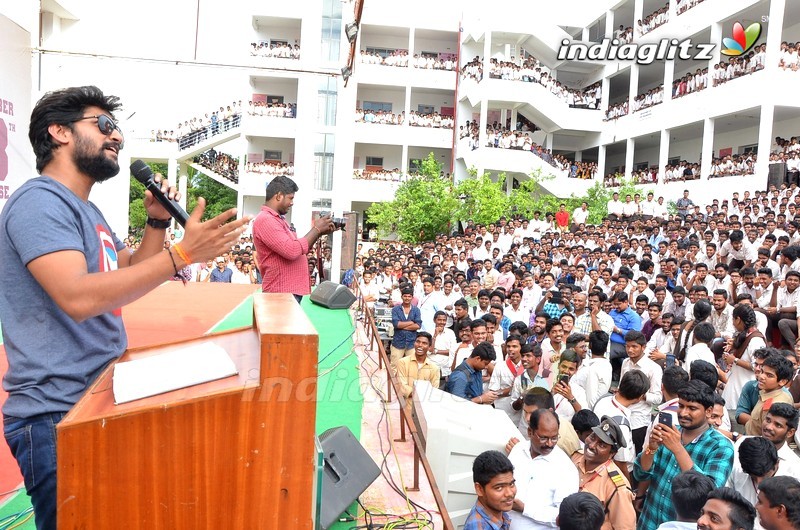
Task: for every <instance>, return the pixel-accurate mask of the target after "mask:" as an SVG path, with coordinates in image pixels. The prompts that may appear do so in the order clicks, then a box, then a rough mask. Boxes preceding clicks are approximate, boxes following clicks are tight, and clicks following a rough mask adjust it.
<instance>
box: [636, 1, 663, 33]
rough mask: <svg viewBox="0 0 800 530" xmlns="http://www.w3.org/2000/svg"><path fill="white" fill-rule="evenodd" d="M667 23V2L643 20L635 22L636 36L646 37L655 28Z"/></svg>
mask: <svg viewBox="0 0 800 530" xmlns="http://www.w3.org/2000/svg"><path fill="white" fill-rule="evenodd" d="M667 22H669V2H667V4H666V5H665V6H664V7H662V8H660V9H657V10H655V11H653V12H652V13H650V14H649V15H647V16H646V17H644V19H641V20H637V21H636V36H637V37H642V36H644V35H647V34H648V33H650V32H651V31H653V30H654V29H656V28H657V27H659V26H662V25H664V24H666V23H667Z"/></svg>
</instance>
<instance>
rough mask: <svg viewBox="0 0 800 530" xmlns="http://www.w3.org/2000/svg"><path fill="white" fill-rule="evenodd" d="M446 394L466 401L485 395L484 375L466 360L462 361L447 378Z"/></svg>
mask: <svg viewBox="0 0 800 530" xmlns="http://www.w3.org/2000/svg"><path fill="white" fill-rule="evenodd" d="M444 389H445V392H450V393H451V394H453V395H454V396H458V397H462V398H464V399H472V398H475V397H478V396H480V395H482V394H483V374H482V373H481V372H479V371H477V370H475V369H473V368H472V367H471V366H470V365H469V363H468V362H467V360H466V359H464V360H463V361H461V364H459V365H458V366H457V367H456V369H455V370H453V372H452V373H451V374H450V377H448V378H447V384H446V385H445V388H444Z"/></svg>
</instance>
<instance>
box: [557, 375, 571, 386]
mask: <svg viewBox="0 0 800 530" xmlns="http://www.w3.org/2000/svg"><path fill="white" fill-rule="evenodd" d="M558 381H559V382H560V383H561V384H562V385H565V386H566V385H568V384H569V376H568V375H567V374H561V377H559V378H558Z"/></svg>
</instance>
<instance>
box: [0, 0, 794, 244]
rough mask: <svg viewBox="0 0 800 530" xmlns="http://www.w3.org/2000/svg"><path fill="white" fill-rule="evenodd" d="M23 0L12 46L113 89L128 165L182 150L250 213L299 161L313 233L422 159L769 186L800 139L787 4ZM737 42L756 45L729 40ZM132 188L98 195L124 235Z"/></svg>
mask: <svg viewBox="0 0 800 530" xmlns="http://www.w3.org/2000/svg"><path fill="white" fill-rule="evenodd" d="M23 4H25V3H21V4H20V5H13V6H12V5H9V6H4V7H3V13H4V14H5V15H6V16H7V17H8V20H10V21H11V22H10V23H11V24H17V25H18V26H20V27H21V28H22V29H23V30H27V32H28V37H27V38H28V39H29V42H28V43H27V49H26V46H24V45H23V44H20V41H19V39H18V40H17V41H15V46H12V47H9V48H10V49H13V50H15V51H14V52H10V53H13V54H14V57H15V58H16V59H19V58H20V57H21V56H22V57H23V58H24V57H26V55H25V54H28V55H29V56H30V62H29V65H28V68H29V74H30V75H29V78H30V79H31V82H30V85H29V86H30V87H31V92H33V97H32V98H31V100H32V101H35V100H36V99H37V98H38V96H39V95H40V94H41V92H43V91H45V90H48V89H52V88H57V87H61V86H65V85H70V84H87V83H93V84H97V85H98V86H100V87H101V88H103V89H104V90H105V91H106V92H109V93H114V94H118V95H120V96H121V97H122V99H123V102H124V103H125V104H126V109H125V112H124V113H122V114H123V115H121V116H120V118H121V119H122V121H123V127H124V129H125V130H126V133H127V135H126V149H125V154H126V155H127V156H128V157H130V158H131V159H136V158H142V159H144V160H152V161H169V164H170V176H171V177H172V178H174V179H175V180H176V181H179V182H183V183H184V185H185V177H186V175H187V174H188V173H189V170H188V168H189V167H194V168H196V169H197V170H200V171H203V172H204V173H206V174H208V175H210V176H211V177H212V178H214V179H216V180H218V181H220V182H222V183H224V184H226V185H228V186H230V187H232V188H234V189H236V190H237V192H238V196H239V207H240V210H241V211H242V212H244V213H250V214H252V213H256V212H257V211H258V210H259V208H260V205H261V203H262V202H263V192H264V187H265V185H266V183H267V182H268V180H269V179H270V178H272V176H274V175H276V174H289V175H291V176H292V177H293V178H294V179H295V180H296V181H297V182H298V184H299V185H300V187H301V191H300V192H299V194H298V196H297V201H296V203H295V206H294V208H293V212H292V214H291V215H292V221H293V222H294V223H295V224H296V225H297V228H298V230H299V231H301V232H302V231H303V230H305V228H307V226H308V223H309V222H310V217H311V216H310V213H311V212H312V211H313V210H334V211H356V212H359V225H360V226H361V227H363V228H365V229H367V228H368V227H369V219H368V218H365V216H364V215H363V212H364V211H365V210H366V209H367V208H368V207H369V205H370V204H371V203H373V202H375V201H384V200H389V199H391V198H392V196H393V193H394V190H395V189H396V188H397V186H398V185H399V183H400V182H401V181H402V180H403V179H404V178H406V176H407V175H408V174H410V173H413V172H414V171H415V170H416V169H417V168H418V166H419V163H420V161H421V160H422V159H424V158H425V157H427V156H428V155H429V153H433V155H434V157H435V158H436V160H437V161H438V162H439V163H440V164H441V165H442V173H443V178H447V177H448V176H450V177H452V178H454V179H456V180H460V179H464V178H468V175H469V172H470V170H471V169H475V170H477V171H478V172H483V171H488V172H491V173H492V174H499V173H501V172H505V173H506V174H508V175H511V176H513V177H514V179H516V180H518V181H519V180H522V179H525V178H529V176H530V175H531V174H536V173H537V172H538V173H540V174H542V175H552V176H553V177H555V178H552V179H548V180H545V181H543V185H544V187H545V188H546V189H547V190H548V191H549V192H551V193H553V194H555V195H557V196H569V195H570V194H573V193H574V194H576V195H580V194H581V193H583V192H585V190H586V189H588V187H589V186H591V185H593V184H594V183H595V182H596V181H598V180H599V181H601V182H604V184H605V185H609V186H613V185H615V184H616V183H618V179H619V177H618V175H623V176H625V177H627V178H630V177H631V175H632V174H634V173H635V178H637V179H638V180H639V182H641V183H643V184H646V185H649V186H653V185H657V186H658V187H657V193H658V194H662V195H664V196H665V197H666V198H667V199H671V198H674V197H676V196H678V195H679V194H680V192H681V191H682V190H683V189H684V188H689V189H690V190H693V193H695V195H693V196H700V195H701V194H703V193H707V192H713V193H716V192H718V191H719V190H720V189H723V190H734V189H739V188H748V187H751V188H757V187H764V186H765V185H766V182H767V175H768V173H769V154H770V152H771V151H773V149H774V148H775V145H774V138H775V137H783V138H790V137H792V136H795V135H797V134H798V133H800V105H798V103H797V96H796V88H797V87H798V86H800V72H798V71H797V70H798V67H797V50H796V49H794V50H791V49H788V48H787V47H786V46H782V42H788V43H793V42H796V41H798V40H800V4H798V3H796V2H792V1H789V0H704V1H697V0H670V1H669V2H668V3H665V2H664V1H663V0H622V1H585V2H583V1H575V2H556V1H547V2H535V3H529V4H525V3H519V2H516V3H514V2H505V1H501V2H493V3H491V4H486V3H484V2H481V3H478V2H455V1H450V0H447V1H444V0H440V1H437V2H421V1H419V0H415V1H412V2H406V3H404V4H403V5H402V7H399V6H397V5H390V4H387V3H385V2H381V1H369V0H367V1H365V3H364V7H363V14H362V16H361V18H360V20H358V25H357V26H356V25H354V24H353V22H354V18H355V11H356V8H357V7H358V2H357V1H355V0H351V1H348V0H345V1H342V0H296V1H294V2H285V3H284V2H255V1H244V0H241V1H234V2H227V3H222V2H209V1H203V0H192V1H190V0H182V1H179V2H170V3H166V4H165V3H163V2H162V3H159V4H158V6H157V7H158V9H155V6H156V3H153V4H152V7H153V8H154V10H150V9H149V8H147V7H146V6H144V7H143V6H142V5H139V4H136V6H133V5H131V6H129V7H126V6H117V7H116V8H115V10H114V12H113V13H110V12H108V10H107V9H106V7H105V6H104V5H103V4H102V3H100V2H94V1H89V2H78V1H75V0H47V1H44V2H41V10H38V9H37V6H36V4H39V3H38V2H33V3H29V5H23ZM145 4H148V3H147V2H145ZM167 4H168V5H167ZM7 23H9V22H7ZM737 24H738V25H741V28H743V29H747V32H746V34H745V33H743V34H742V35H741V36H739V34H738V33H737V30H735V27H739V26H738V25H737ZM754 25H755V26H754ZM757 30H760V31H757ZM754 37H755V38H754ZM4 38H11V37H4ZM23 40H24V39H23ZM737 41H741V47H742V48H748V50H747V51H746V52H745V53H743V54H742V55H739V56H735V55H726V54H725V53H723V52H724V51H727V52H730V50H735V49H736V47H737V46H740V44H738V43H737ZM351 42H352V43H353V45H352V48H351ZM709 45H711V46H709ZM784 48H786V49H784ZM351 50H352V51H353V52H354V54H355V55H354V57H353V58H352V62H351V61H350V52H351ZM670 54H674V57H676V58H675V59H674V60H670V59H669V57H670ZM664 57H666V58H664ZM681 57H684V58H681ZM637 59H638V60H637ZM6 64H8V63H6ZM6 68H8V66H6ZM343 70H344V71H343ZM343 74H344V75H343ZM3 78H4V81H3V82H4V83H17V84H18V85H20V86H22V85H25V84H26V83H27V80H17V81H13V82H12V81H10V80H11V79H15V78H14V77H9V76H6V75H4V76H3ZM0 97H2V94H0ZM18 99H19V98H18ZM30 105H32V102H24V103H22V102H18V104H17V109H18V111H17V113H16V117H15V119H16V122H17V123H16V134H17V136H16V137H15V138H16V141H17V144H18V145H23V147H22V148H20V149H24V142H22V141H21V140H24V137H23V135H20V132H23V133H24V131H25V130H26V127H27V125H26V123H25V120H26V119H27V117H26V116H25V113H28V114H29V111H30ZM215 111H216V113H217V116H216V118H215V117H214V116H213V114H214V112H215ZM193 119H195V120H196V121H195V122H194V123H193V122H192V120H193ZM179 122H180V123H182V124H183V126H182V127H180V128H178V126H177V125H178V123H179ZM195 124H197V126H195ZM198 127H199V128H202V129H203V131H204V132H196V133H195V134H191V131H192V129H197V128H198ZM157 137H160V138H162V140H164V141H160V142H159V141H153V140H156V139H157ZM178 137H181V138H182V141H169V140H176V139H177V138H178ZM212 150H213V151H212ZM755 155H757V156H755ZM717 159H719V160H717ZM123 163H124V161H123ZM28 170H29V171H30V167H29V168H28ZM615 175H617V176H615ZM689 175H691V176H692V177H694V179H693V180H685V178H686V177H687V176H689ZM587 177H588V178H587ZM124 180H125V179H119V180H118V181H116V182H113V183H108V184H106V185H104V186H103V189H101V190H100V193H104V194H107V195H108V197H109V199H108V201H111V203H113V204H116V205H117V206H118V207H115V208H113V211H110V212H109V213H108V217H109V219H111V220H112V224H114V226H115V228H116V229H117V230H120V231H124V230H125V228H126V221H127V216H126V215H125V211H126V209H127V205H126V203H125V200H124V193H123V194H120V193H119V191H120V190H121V189H124V188H125V187H126V186H127V182H123V181H124ZM508 182H509V183H510V185H511V184H513V180H511V179H509V180H508ZM108 201H104V204H109V202H108Z"/></svg>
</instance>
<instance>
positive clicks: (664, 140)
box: [658, 129, 670, 184]
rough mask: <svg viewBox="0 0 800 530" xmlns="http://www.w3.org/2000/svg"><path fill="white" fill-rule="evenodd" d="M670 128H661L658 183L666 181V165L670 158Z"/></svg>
mask: <svg viewBox="0 0 800 530" xmlns="http://www.w3.org/2000/svg"><path fill="white" fill-rule="evenodd" d="M669 141H670V136H669V129H661V142H660V143H659V144H658V183H659V184H663V183H664V166H666V165H667V160H669Z"/></svg>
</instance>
